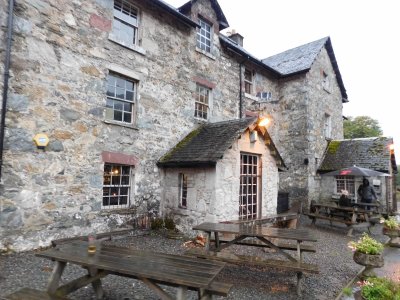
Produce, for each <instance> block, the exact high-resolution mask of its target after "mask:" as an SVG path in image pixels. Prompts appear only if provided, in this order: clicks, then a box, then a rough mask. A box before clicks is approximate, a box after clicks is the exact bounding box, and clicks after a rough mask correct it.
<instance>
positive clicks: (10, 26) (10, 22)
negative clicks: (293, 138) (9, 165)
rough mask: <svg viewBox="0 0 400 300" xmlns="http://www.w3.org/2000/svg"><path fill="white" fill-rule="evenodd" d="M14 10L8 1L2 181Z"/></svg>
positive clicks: (1, 128) (1, 132)
mask: <svg viewBox="0 0 400 300" xmlns="http://www.w3.org/2000/svg"><path fill="white" fill-rule="evenodd" d="M13 11H14V0H9V1H8V26H7V28H8V31H7V46H6V57H5V63H4V84H3V103H2V107H1V121H0V182H1V174H2V172H1V171H2V166H3V148H4V130H5V123H6V110H7V96H8V80H9V78H10V57H11V41H12V34H13V17H14V15H13Z"/></svg>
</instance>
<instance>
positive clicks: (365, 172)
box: [322, 166, 390, 177]
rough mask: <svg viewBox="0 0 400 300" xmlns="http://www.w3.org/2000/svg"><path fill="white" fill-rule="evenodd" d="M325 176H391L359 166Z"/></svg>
mask: <svg viewBox="0 0 400 300" xmlns="http://www.w3.org/2000/svg"><path fill="white" fill-rule="evenodd" d="M322 175H324V176H343V175H353V176H365V177H371V176H390V175H389V174H386V173H382V172H378V171H375V170H372V169H366V168H361V167H357V166H352V167H348V168H344V169H340V170H336V171H332V172H329V173H325V174H322Z"/></svg>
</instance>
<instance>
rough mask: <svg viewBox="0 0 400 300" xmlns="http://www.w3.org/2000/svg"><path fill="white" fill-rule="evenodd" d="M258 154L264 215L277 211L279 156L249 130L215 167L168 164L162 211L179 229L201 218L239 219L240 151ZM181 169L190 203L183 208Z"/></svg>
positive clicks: (217, 220)
mask: <svg viewBox="0 0 400 300" xmlns="http://www.w3.org/2000/svg"><path fill="white" fill-rule="evenodd" d="M242 152H243V153H251V154H255V155H259V157H260V165H261V166H262V167H261V170H260V171H259V174H261V180H260V182H259V184H260V186H261V192H260V194H261V196H262V198H261V199H260V207H261V215H263V216H265V215H267V214H273V213H275V212H276V205H277V202H276V199H277V196H278V183H279V175H278V167H277V165H276V159H275V158H274V157H273V156H272V155H271V153H270V150H269V149H268V147H267V146H266V145H265V141H264V138H263V137H262V136H261V135H258V139H257V141H256V142H251V141H250V132H249V130H246V131H245V132H244V133H242V134H241V136H240V138H239V139H237V140H236V141H235V142H234V143H233V144H232V147H231V148H230V149H228V150H227V151H226V152H225V153H224V155H223V158H222V159H220V160H219V161H218V162H217V165H216V166H215V167H208V168H202V169H200V171H199V169H192V168H176V169H175V168H174V169H171V168H166V169H165V170H164V184H165V201H163V203H164V207H163V211H165V212H166V213H167V214H172V215H173V216H174V217H175V220H176V223H177V226H178V228H179V229H183V230H186V231H187V229H188V228H189V229H190V228H192V227H193V225H197V224H199V223H200V222H219V221H227V220H237V219H239V211H238V206H239V201H238V199H239V188H238V187H239V186H240V153H242ZM179 173H184V174H186V175H188V191H187V195H188V199H187V207H186V208H180V207H179V200H178V198H177V190H178V187H179V182H178V178H179Z"/></svg>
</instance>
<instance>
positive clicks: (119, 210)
mask: <svg viewBox="0 0 400 300" xmlns="http://www.w3.org/2000/svg"><path fill="white" fill-rule="evenodd" d="M114 214H119V215H131V214H136V209H135V208H108V207H107V206H102V207H101V212H100V215H102V216H108V215H114Z"/></svg>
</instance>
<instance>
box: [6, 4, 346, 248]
mask: <svg viewBox="0 0 400 300" xmlns="http://www.w3.org/2000/svg"><path fill="white" fill-rule="evenodd" d="M11 5H15V7H14V10H13V14H12V15H11V16H12V17H13V18H12V19H11V21H12V23H13V26H12V27H11V29H12V30H10V31H9V32H10V35H8V34H7V30H8V28H10V27H9V26H8V25H7V24H8V23H7V20H10V19H9V17H10V14H9V12H8V8H9V7H10V6H11ZM0 27H1V30H0V59H1V62H2V63H1V64H0V71H1V75H0V79H1V83H0V90H1V91H2V95H3V97H2V103H3V104H4V103H5V106H6V110H3V112H4V114H3V115H4V118H3V119H2V120H3V121H4V123H5V126H4V127H3V129H4V135H2V136H1V139H2V140H4V146H3V149H2V160H1V183H0V191H1V194H0V236H1V239H0V249H1V250H9V249H14V250H25V249H31V248H36V247H39V246H46V245H48V244H49V243H50V241H51V240H52V239H56V238H61V237H66V236H73V235H81V234H86V233H88V232H90V231H107V230H110V229H112V228H115V227H119V226H125V225H126V224H130V223H131V222H133V221H134V220H135V218H137V217H138V216H140V215H148V214H152V215H153V216H159V215H165V214H166V213H174V214H175V215H176V214H178V215H177V216H178V217H177V219H179V222H180V225H181V229H182V230H186V231H188V230H190V225H191V224H193V222H201V221H203V220H206V219H210V220H218V221H219V220H223V219H224V218H229V219H232V218H235V217H237V216H241V213H242V212H241V210H240V209H239V207H240V203H242V204H243V202H240V201H239V188H240V178H238V176H239V174H240V173H239V172H240V171H239V170H240V157H241V155H242V154H244V155H247V156H248V157H247V158H246V159H250V157H253V156H255V157H257V162H258V163H259V162H262V164H257V165H256V166H255V167H257V168H260V169H261V170H262V176H263V177H262V179H261V182H260V185H259V190H258V191H259V192H257V194H256V200H255V202H254V203H258V206H257V211H256V213H257V215H258V216H259V215H261V214H263V213H269V212H273V210H275V209H276V207H277V203H276V201H277V198H278V197H277V196H278V190H279V191H280V192H281V193H286V194H287V195H288V199H290V201H291V202H292V201H307V200H309V199H312V198H313V197H318V193H319V191H318V188H319V185H318V184H317V183H316V182H315V179H314V176H315V175H316V170H317V166H318V164H319V162H320V160H321V158H322V156H323V153H324V151H325V148H326V146H327V142H328V141H329V140H330V139H341V138H342V135H343V129H342V105H343V103H345V102H346V101H347V96H346V91H345V88H344V85H343V82H342V79H341V76H340V72H339V69H338V65H337V62H336V59H335V56H334V53H333V49H332V45H331V41H330V38H329V37H327V38H323V39H320V40H318V41H315V42H312V43H309V44H306V45H303V46H300V47H298V48H294V49H291V50H288V51H286V52H283V53H281V54H278V55H276V56H272V57H270V58H266V59H264V60H260V59H257V58H255V57H254V56H252V55H251V54H250V53H249V52H248V51H247V50H245V49H244V47H243V37H242V36H241V35H240V34H237V33H236V34H232V35H230V36H229V37H228V36H226V35H224V34H222V33H221V30H223V29H226V28H228V27H229V24H228V21H227V20H226V17H225V16H224V13H223V11H222V9H221V7H220V6H219V4H218V2H217V1H216V0H197V1H190V2H188V3H187V4H185V5H183V6H182V7H181V8H179V9H176V8H174V7H172V6H170V5H168V4H167V3H166V2H164V1H160V0H147V1H144V0H129V1H125V0H89V1H85V2H82V1H78V0H76V1H67V0H46V1H44V0H19V1H13V0H0ZM9 40H12V43H11V47H10V48H9V47H8V44H9V43H8V41H9ZM8 54H9V55H8ZM8 56H9V57H10V62H11V64H10V67H9V69H8V68H7V57H8ZM3 62H4V63H3ZM7 74H9V75H10V76H9V78H8V75H7ZM246 116H260V117H268V118H269V119H270V121H271V122H270V124H269V126H268V127H267V129H263V128H261V127H260V126H258V125H256V123H255V121H254V119H251V121H249V120H250V119H245V120H247V121H243V122H244V123H241V121H237V120H238V119H242V118H243V119H244V118H245V117H246ZM235 120H236V121H235ZM224 122H227V123H226V124H235V122H239V124H242V125H243V126H242V125H241V126H240V128H237V131H231V132H230V135H228V136H225V135H224V136H223V137H221V139H223V140H225V141H230V144H229V143H227V144H225V145H224V146H223V147H222V148H221V149H219V150H221V151H222V152H223V155H222V157H220V158H218V159H216V158H215V159H214V160H213V161H212V164H210V165H208V166H206V167H205V166H203V167H201V168H203V169H201V168H200V169H199V165H197V166H196V168H193V166H190V168H189V169H188V166H185V165H180V164H179V163H176V162H175V163H176V164H175V166H174V168H172V166H171V165H169V166H168V164H167V160H166V157H167V158H168V153H172V152H173V151H174V149H175V150H176V147H175V146H176V145H177V144H178V145H179V143H180V142H181V141H182V140H183V141H184V140H185V137H186V138H187V136H188V134H189V133H191V132H198V131H199V130H203V129H204V128H208V126H210V128H214V127H213V126H216V127H218V126H222V127H224V126H223V125H221V124H224ZM247 122H249V123H247ZM213 124H216V125H213ZM218 124H219V125H218ZM196 130H197V131H196ZM34 137H36V141H39V142H43V141H44V142H47V139H48V145H47V146H41V145H40V144H39V145H37V144H35V143H34V142H33V138H34ZM239 137H241V138H239ZM211 141H213V140H212V139H210V140H208V142H211ZM249 147H251V148H249ZM278 150H279V152H278ZM171 151H172V152H171ZM252 155H253V156H252ZM253 162H254V160H253ZM200 165H201V163H200ZM210 166H211V167H210ZM282 168H283V169H285V171H284V172H279V176H278V171H279V170H280V169H282ZM185 175H189V176H187V177H185ZM278 177H279V180H278ZM185 178H186V179H185ZM185 180H186V181H185ZM185 182H186V183H185ZM180 183H185V184H186V186H187V198H186V199H185V201H187V202H186V204H187V206H188V208H189V209H187V210H186V211H185V209H184V207H183V205H182V202H181V201H182V199H183V198H182V195H183V194H182V191H183V189H182V187H183V186H184V185H182V184H180ZM278 184H279V186H278ZM191 192H193V193H196V196H194V195H193V194H191ZM249 195H250V194H249ZM249 195H246V197H247V196H249ZM246 197H245V198H246ZM246 199H250V198H246ZM219 201H221V202H219ZM246 201H249V200H246ZM246 203H247V204H249V203H248V202H246ZM252 203H253V202H252ZM193 205H194V206H193ZM193 207H195V209H192V208H193ZM226 208H227V211H223V210H224V209H226ZM214 209H218V210H221V211H218V212H214V211H212V210H214ZM210 212H211V213H210Z"/></svg>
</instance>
